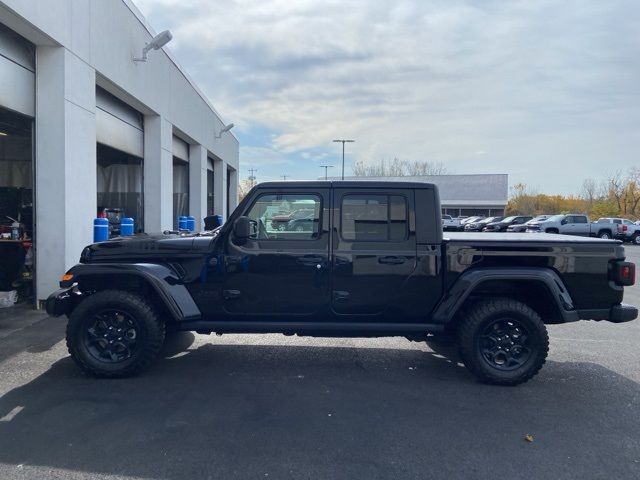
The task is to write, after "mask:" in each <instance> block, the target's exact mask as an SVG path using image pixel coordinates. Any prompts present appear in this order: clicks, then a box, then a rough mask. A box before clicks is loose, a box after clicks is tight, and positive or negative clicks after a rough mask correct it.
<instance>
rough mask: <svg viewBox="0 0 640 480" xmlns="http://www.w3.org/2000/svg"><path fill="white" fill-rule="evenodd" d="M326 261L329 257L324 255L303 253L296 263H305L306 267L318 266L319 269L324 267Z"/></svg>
mask: <svg viewBox="0 0 640 480" xmlns="http://www.w3.org/2000/svg"><path fill="white" fill-rule="evenodd" d="M326 262H327V257H325V256H323V255H303V256H302V257H299V258H298V259H296V263H297V264H299V265H304V266H305V267H316V268H317V269H320V268H322V266H323V265H324V264H325V263H326Z"/></svg>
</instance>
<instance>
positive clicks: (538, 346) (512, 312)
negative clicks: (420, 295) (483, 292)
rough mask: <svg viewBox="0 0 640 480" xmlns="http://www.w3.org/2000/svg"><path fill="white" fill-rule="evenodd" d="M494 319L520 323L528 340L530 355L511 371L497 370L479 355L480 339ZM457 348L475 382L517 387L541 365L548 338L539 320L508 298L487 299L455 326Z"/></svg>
mask: <svg viewBox="0 0 640 480" xmlns="http://www.w3.org/2000/svg"><path fill="white" fill-rule="evenodd" d="M497 319H512V320H514V321H516V322H518V323H520V324H521V325H522V326H523V327H524V328H525V329H526V331H527V334H528V336H529V338H530V345H531V347H532V350H533V351H532V353H531V354H530V356H529V358H528V359H527V360H526V362H525V363H524V364H523V365H521V366H519V367H517V368H516V369H515V370H511V371H503V370H500V369H498V368H496V367H494V366H492V365H491V364H490V363H489V361H487V360H486V359H485V357H484V356H483V355H482V353H481V347H480V345H481V343H480V342H481V338H480V336H481V334H482V332H483V330H484V329H485V328H487V326H488V325H490V324H491V323H492V322H494V321H496V320H497ZM458 345H459V348H460V357H461V359H462V362H463V363H464V365H465V366H466V367H467V369H469V371H470V372H471V373H473V374H474V375H475V376H476V377H477V378H478V380H480V381H481V382H483V383H488V384H492V385H518V384H520V383H524V382H526V381H528V380H530V379H531V378H533V377H534V376H535V375H536V374H537V373H538V372H539V371H540V369H541V368H542V366H543V365H544V363H545V361H546V358H547V354H548V353H549V335H548V333H547V328H546V326H545V324H544V322H543V321H542V319H541V318H540V316H539V315H538V314H537V313H536V312H535V311H534V310H533V309H532V308H530V307H529V306H528V305H526V304H524V303H522V302H520V301H517V300H514V299H510V298H489V299H486V300H481V301H479V302H477V303H475V304H473V305H471V306H470V307H469V308H468V309H466V310H465V312H464V314H463V318H462V319H461V321H460V323H459V325H458Z"/></svg>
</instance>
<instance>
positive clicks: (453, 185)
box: [331, 173, 509, 217]
mask: <svg viewBox="0 0 640 480" xmlns="http://www.w3.org/2000/svg"><path fill="white" fill-rule="evenodd" d="M331 179H332V180H339V177H331ZM345 180H363V181H367V180H368V181H385V180H386V181H400V182H402V181H405V182H425V183H433V184H435V185H437V186H438V192H439V193H440V203H441V205H442V213H446V214H448V215H451V216H454V217H457V216H460V215H464V216H472V215H485V216H492V215H504V210H505V208H506V207H507V202H508V201H509V176H508V175H507V174H506V173H498V174H495V173H482V174H472V175H419V176H413V177H408V176H407V177H345Z"/></svg>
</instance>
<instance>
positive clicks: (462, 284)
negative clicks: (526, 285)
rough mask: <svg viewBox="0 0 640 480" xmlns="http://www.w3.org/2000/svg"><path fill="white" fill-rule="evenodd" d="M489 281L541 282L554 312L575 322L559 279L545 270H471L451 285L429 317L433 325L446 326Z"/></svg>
mask: <svg viewBox="0 0 640 480" xmlns="http://www.w3.org/2000/svg"><path fill="white" fill-rule="evenodd" d="M492 280H517V281H529V282H536V283H542V284H543V285H544V286H545V287H546V288H547V289H548V290H549V293H550V294H551V297H552V298H553V299H554V300H555V302H556V306H557V307H558V311H559V312H560V315H561V316H562V319H563V321H564V322H565V323H567V322H575V321H578V320H579V316H578V312H577V311H576V310H575V309H574V306H573V300H572V299H571V295H569V291H568V290H567V288H566V287H565V286H564V283H563V282H562V279H561V278H560V276H559V275H558V274H557V273H556V272H554V271H553V270H550V269H548V268H537V267H529V268H493V267H490V268H474V269H471V270H467V271H466V272H464V273H463V274H462V275H461V276H460V278H458V280H457V281H456V282H455V283H454V284H453V285H452V286H451V288H450V289H449V291H448V293H447V294H446V295H445V296H444V298H443V299H442V300H441V301H440V303H439V304H438V306H437V307H436V309H435V310H434V314H433V322H434V323H444V324H446V323H448V322H450V321H451V320H453V318H454V316H455V315H456V313H458V311H459V310H460V308H461V307H462V305H463V304H464V302H465V300H466V299H467V298H468V297H469V295H471V293H473V291H474V290H475V289H476V288H477V287H479V286H480V285H481V284H483V283H485V282H489V281H492Z"/></svg>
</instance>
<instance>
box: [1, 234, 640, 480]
mask: <svg viewBox="0 0 640 480" xmlns="http://www.w3.org/2000/svg"><path fill="white" fill-rule="evenodd" d="M627 253H628V258H629V259H631V260H633V261H635V262H636V263H638V264H640V247H635V246H628V247H627ZM625 301H626V302H627V303H632V304H635V305H640V286H634V287H632V288H630V289H628V290H627V295H626V297H625ZM63 333H64V320H63V319H51V318H46V317H45V316H44V315H42V314H41V313H39V312H26V313H25V314H24V315H23V317H22V320H21V322H20V323H19V324H16V322H14V321H11V320H10V318H9V315H8V313H6V311H0V478H2V479H25V478H29V479H31V478H34V479H36V478H37V479H42V478H96V479H98V478H109V479H115V478H118V479H122V478H158V479H187V478H197V479H208V478H210V479H226V478H242V479H248V478H277V479H279V478H296V479H301V478H313V479H316V478H318V479H328V478H336V479H355V478H363V479H387V478H416V479H426V478H447V479H455V478H460V479H462V478H464V479H469V478H508V479H510V480H513V479H520V478H527V479H531V478H556V479H565V478H566V479H569V478H571V479H578V478H579V479H592V478H593V479H595V478H602V479H611V478H618V479H637V478H640V414H639V412H640V352H639V345H640V321H635V322H630V323H626V324H620V325H614V324H609V323H596V322H580V323H577V324H570V325H564V326H552V327H550V334H551V352H550V355H549V359H548V361H547V364H546V366H545V368H543V370H542V372H541V373H540V375H538V376H537V377H536V378H535V379H534V380H532V381H530V382H529V383H527V384H525V385H522V386H519V387H515V388H508V387H507V388H504V387H490V386H485V385H481V384H479V383H477V382H476V381H475V380H474V379H473V377H471V375H470V374H469V373H467V371H466V370H465V369H464V368H463V367H462V366H460V365H458V364H456V363H452V362H451V361H449V360H446V359H445V358H443V357H441V356H439V355H437V354H435V353H433V352H431V351H430V350H429V349H428V347H426V345H423V344H418V343H410V342H408V341H406V340H404V339H399V338H393V339H378V340H376V339H371V340H360V339H358V340H351V339H335V340H333V339H306V338H287V337H283V336H279V335H245V336H240V335H229V336H226V335H225V336H222V337H216V336H201V335H191V334H184V335H181V336H180V337H178V338H177V339H176V340H175V341H174V342H172V343H170V344H168V345H167V346H166V348H165V351H164V355H163V357H164V358H163V359H162V360H161V361H160V362H159V364H158V365H157V366H156V367H155V368H153V369H152V370H151V371H149V372H148V373H146V374H144V375H142V376H140V377H137V378H132V379H125V380H99V379H93V378H88V377H85V376H83V375H82V374H81V373H80V372H79V370H77V369H76V367H75V366H74V364H73V363H72V361H71V360H70V359H69V358H68V356H67V353H66V349H65V346H64V342H63V341H62V338H63ZM527 434H529V435H532V437H533V442H528V441H526V440H525V438H524V437H525V435H527Z"/></svg>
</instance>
